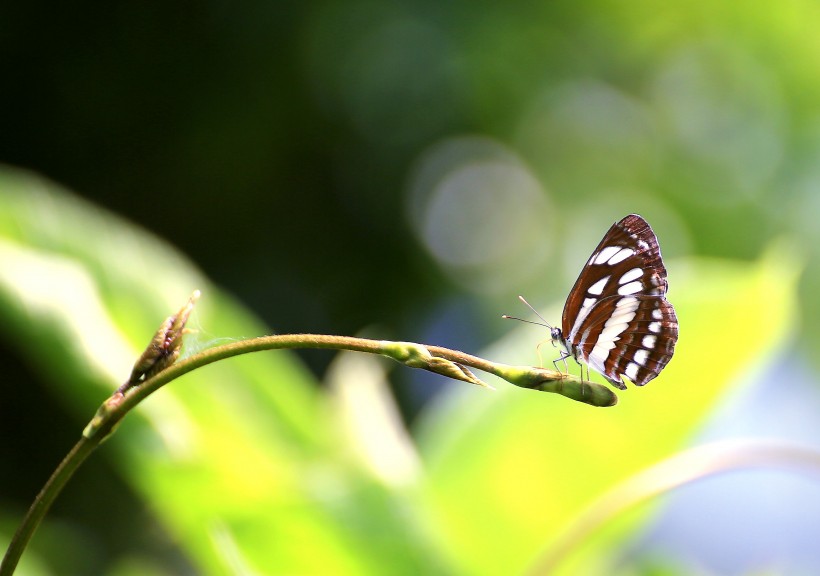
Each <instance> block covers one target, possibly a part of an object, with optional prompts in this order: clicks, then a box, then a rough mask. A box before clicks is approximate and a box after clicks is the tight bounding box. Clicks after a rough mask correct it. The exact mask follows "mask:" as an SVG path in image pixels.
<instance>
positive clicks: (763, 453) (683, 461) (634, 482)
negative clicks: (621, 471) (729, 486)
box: [527, 439, 820, 576]
mask: <svg viewBox="0 0 820 576" xmlns="http://www.w3.org/2000/svg"><path fill="white" fill-rule="evenodd" d="M749 468H756V469H760V468H766V469H772V468H783V469H791V470H794V469H796V470H801V471H808V472H811V473H814V474H815V475H816V476H818V477H820V452H818V451H817V450H815V449H812V448H806V447H803V446H796V445H794V444H788V443H785V442H782V441H773V440H759V439H733V440H723V441H719V442H713V443H711V444H705V445H703V446H697V447H695V448H691V449H689V450H686V451H684V452H681V453H678V454H675V455H673V456H671V457H669V458H667V459H665V460H662V461H661V462H659V463H657V464H655V465H653V466H650V467H649V468H646V469H645V470H643V471H641V472H638V473H637V474H634V475H632V476H630V477H628V478H627V479H626V480H624V481H623V482H621V483H620V484H617V485H616V486H614V487H613V488H612V489H610V490H609V491H607V492H605V493H604V494H603V495H601V496H600V497H598V498H597V499H595V500H594V501H593V502H592V503H591V504H590V505H589V506H587V508H586V509H585V510H584V511H582V512H581V513H580V514H578V515H577V516H576V517H575V518H574V520H573V521H572V522H571V523H570V525H569V526H567V528H566V529H565V531H564V532H563V534H561V535H559V536H558V538H557V539H556V540H555V541H554V542H553V543H552V545H551V546H550V547H549V549H548V550H546V551H545V552H544V553H543V554H542V555H541V557H540V558H539V559H538V560H537V561H536V562H535V564H534V565H533V566H532V568H531V569H530V570H529V571H528V572H527V574H528V575H529V576H537V575H541V574H553V573H555V571H556V569H557V568H558V567H559V566H560V564H561V562H563V561H564V560H565V559H566V558H567V557H568V556H569V555H570V553H572V551H573V550H576V549H577V548H578V547H579V546H581V545H582V544H583V543H584V542H585V541H586V540H587V539H589V537H590V535H591V534H592V533H593V532H594V531H596V530H597V529H599V528H601V527H602V526H603V525H604V524H605V523H607V522H609V521H611V520H612V519H614V518H615V517H616V516H618V515H619V514H621V513H622V512H625V511H626V510H629V509H630V508H633V507H635V506H637V505H639V504H641V503H643V502H645V501H647V500H649V499H651V498H654V497H656V496H658V495H660V494H663V493H666V492H670V491H671V490H674V489H675V488H679V487H681V486H683V485H685V484H689V483H691V482H694V481H696V480H700V479H703V478H707V477H709V476H713V475H716V474H721V473H723V472H728V471H731V470H742V469H749Z"/></svg>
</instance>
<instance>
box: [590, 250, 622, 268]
mask: <svg viewBox="0 0 820 576" xmlns="http://www.w3.org/2000/svg"><path fill="white" fill-rule="evenodd" d="M620 251H621V247H620V246H607V247H605V248H603V249H602V250H601V251H600V252H598V254H596V255H595V257H594V258H593V259H592V263H593V264H603V263H604V262H606V261H608V260H609V259H610V258H612V257H613V256H614V255H615V254H616V253H618V252H620Z"/></svg>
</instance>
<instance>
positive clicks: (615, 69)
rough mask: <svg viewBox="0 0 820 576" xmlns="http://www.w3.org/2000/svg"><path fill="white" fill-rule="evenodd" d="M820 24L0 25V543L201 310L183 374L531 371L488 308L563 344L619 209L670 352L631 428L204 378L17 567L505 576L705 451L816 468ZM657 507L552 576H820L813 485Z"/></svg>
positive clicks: (582, 17)
mask: <svg viewBox="0 0 820 576" xmlns="http://www.w3.org/2000/svg"><path fill="white" fill-rule="evenodd" d="M818 25H820V8H818V6H817V4H816V3H814V2H809V1H800V0H785V1H784V2H780V3H776V4H774V3H766V2H751V3H750V2H745V3H739V2H738V3H717V4H716V3H710V2H687V3H672V4H668V3H667V4H664V5H659V4H657V3H654V2H652V3H650V2H629V3H617V2H605V1H589V2H583V3H575V2H546V1H541V2H519V3H507V4H501V3H493V2H481V1H479V2H458V1H455V2H444V3H436V2H424V1H415V2H366V1H355V0H352V1H351V0H343V1H335V2H334V1H324V2H321V1H320V2H308V3H301V2H299V3H297V2H260V1H257V2H247V3H243V4H242V5H228V4H224V3H223V4H219V3H210V4H192V3H176V4H173V5H166V4H156V5H155V4H146V3H139V2H113V3H108V4H104V5H98V4H93V5H92V4H83V3H81V4H77V3H72V4H65V5H62V4H54V3H42V2H36V1H34V2H26V3H20V2H18V3H4V4H3V5H0V62H1V63H2V74H0V78H1V80H0V162H2V163H4V166H3V167H0V309H1V310H2V311H0V322H2V327H1V330H0V336H1V337H2V340H0V346H2V348H0V359H2V366H3V370H2V375H1V376H0V437H2V439H3V441H2V442H1V443H0V469H2V474H1V475H0V536H8V535H9V534H10V533H11V532H12V531H13V529H14V527H15V526H16V523H17V522H18V521H19V518H20V516H21V515H22V513H23V512H24V510H25V508H26V507H27V506H28V504H29V503H30V501H31V499H32V498H33V496H34V495H35V494H36V492H37V490H39V488H40V486H41V485H42V483H43V482H44V480H45V479H46V478H47V476H48V474H49V473H50V471H51V470H52V469H53V467H54V466H55V465H56V464H57V462H58V461H59V459H60V458H61V457H62V456H63V455H64V454H65V452H66V451H67V450H68V449H69V448H70V446H71V445H72V444H73V443H74V441H75V439H76V438H77V436H78V434H79V432H80V431H81V430H82V427H83V426H84V425H85V423H86V422H87V421H88V419H90V417H91V416H92V415H93V413H94V410H95V409H96V406H97V405H98V404H99V403H100V402H101V401H102V400H103V399H104V398H105V397H106V395H107V394H108V392H109V391H110V390H113V389H114V388H115V387H116V386H117V385H119V383H120V382H121V381H122V380H124V379H125V377H126V376H127V375H128V373H129V370H130V366H131V363H132V362H133V360H134V359H135V358H136V356H137V355H138V354H139V352H140V350H141V348H142V347H143V346H144V345H145V344H147V342H148V340H149V339H150V337H151V334H152V333H153V331H154V330H155V329H156V327H157V326H158V325H159V324H160V322H161V321H162V319H163V318H164V317H165V316H167V315H168V314H170V313H171V312H172V311H174V310H176V309H178V307H179V306H180V305H181V304H182V303H183V302H184V301H185V299H186V298H187V297H188V295H189V294H190V292H191V291H192V290H193V289H195V288H199V289H201V290H202V291H203V299H202V301H201V303H200V305H199V306H198V309H197V312H196V313H195V316H194V317H193V319H192V328H194V329H195V330H196V332H195V333H194V334H192V335H191V336H190V338H189V341H188V343H187V344H186V346H187V349H188V351H189V352H190V351H196V350H198V349H202V348H204V347H207V346H211V345H214V344H218V343H222V342H225V341H230V340H233V339H237V338H243V337H252V336H257V335H261V334H265V333H271V332H276V333H290V332H318V333H330V334H349V335H352V334H364V335H370V336H374V337H377V338H386V339H397V340H411V341H419V342H423V343H428V344H437V345H443V346H448V347H452V348H457V349H462V350H465V351H467V352H471V353H481V354H484V355H486V356H487V357H489V358H491V359H494V360H498V361H501V362H509V363H515V362H518V363H528V364H537V363H538V362H539V359H538V353H537V352H536V346H537V345H538V344H539V342H543V341H544V340H545V339H546V338H547V336H548V335H547V333H546V331H539V329H537V328H534V327H528V326H515V325H511V324H510V323H505V322H503V321H502V320H501V319H500V316H501V314H503V313H510V314H515V315H524V314H526V313H527V312H526V310H521V308H520V305H519V304H518V302H517V300H516V296H517V295H518V294H524V295H525V296H527V298H528V299H529V300H530V301H531V302H532V303H533V304H534V305H535V306H536V307H537V308H538V309H539V310H540V311H541V312H542V313H543V314H544V315H545V317H546V318H547V319H548V320H553V321H555V322H557V321H558V320H559V318H560V309H561V306H562V304H563V300H564V298H565V296H566V293H567V291H568V289H569V287H570V286H571V285H572V282H573V281H574V279H575V277H576V275H577V274H578V271H579V270H580V267H581V265H582V264H583V262H585V260H586V258H587V257H588V255H589V253H590V252H591V250H592V248H593V247H594V246H595V245H596V243H597V242H598V241H599V239H600V237H601V236H602V234H603V233H604V232H605V231H606V229H607V228H608V227H609V225H611V223H612V222H614V221H616V220H618V219H619V218H621V217H622V216H624V215H626V214H628V213H631V212H637V213H640V214H642V215H643V216H645V217H646V218H647V219H648V220H649V222H650V223H651V224H652V226H653V228H654V229H655V231H656V233H657V235H658V237H659V239H660V242H661V246H662V249H663V254H664V257H665V260H666V263H667V268H668V270H669V276H670V293H669V297H670V300H671V301H672V302H673V304H675V306H676V308H677V310H678V315H679V318H680V323H681V328H680V343H679V347H678V351H677V353H676V357H675V358H674V359H673V361H672V362H671V364H670V366H669V369H668V370H667V371H665V372H664V374H663V376H661V377H660V378H659V379H658V380H656V381H654V382H652V384H651V385H650V386H648V387H647V388H645V389H640V390H635V389H630V390H629V391H627V392H625V393H623V394H621V402H620V404H619V405H618V406H617V407H615V408H612V409H608V410H600V409H599V410H595V409H592V408H589V407H586V406H582V405H575V404H573V403H571V402H569V401H567V400H565V399H563V398H560V397H557V396H555V397H552V396H550V395H545V394H536V393H533V392H527V391H523V390H516V389H510V387H509V386H505V385H504V383H503V382H498V381H495V380H492V379H488V381H489V382H490V383H492V384H493V385H495V386H497V387H498V388H499V390H498V392H496V393H489V392H485V391H482V390H479V389H477V388H473V387H470V386H468V385H466V384H464V383H451V382H446V381H443V380H442V379H439V378H436V377H433V376H431V375H428V374H423V373H416V372H414V371H411V370H409V369H405V368H391V367H390V366H389V365H385V364H382V363H378V362H377V363H374V362H372V361H371V360H369V359H362V358H355V357H347V356H339V357H337V356H334V355H332V354H330V353H327V352H322V353H319V352H309V353H300V354H299V355H298V356H296V355H290V354H285V353H268V354H265V355H259V357H258V358H256V357H254V358H243V359H237V360H232V361H229V362H224V363H222V364H220V365H219V366H214V367H209V368H207V369H205V370H201V371H200V372H198V373H197V374H195V375H191V376H190V377H186V379H185V380H183V381H181V382H179V383H175V384H174V385H172V386H171V387H170V388H169V389H167V390H163V391H162V392H160V393H159V394H158V395H156V397H153V398H151V399H150V400H149V401H148V402H147V403H146V405H145V406H144V407H142V408H141V409H140V414H139V415H135V416H134V418H133V421H129V422H126V423H125V424H124V425H123V428H122V430H121V431H120V433H119V434H118V435H117V436H116V437H115V438H114V439H113V440H111V441H110V442H109V443H107V444H106V445H105V446H104V447H103V449H102V450H101V451H100V452H99V453H98V454H95V455H94V457H93V458H92V459H91V461H89V462H88V464H87V465H86V466H85V467H84V468H83V469H82V470H81V471H80V473H79V474H78V476H77V477H76V478H75V479H74V480H73V481H72V483H71V484H70V485H69V488H68V490H67V491H66V493H65V494H64V495H63V497H62V498H61V499H60V500H59V501H58V502H57V505H56V506H55V509H54V510H53V513H52V514H51V515H50V516H49V519H48V522H47V524H46V525H45V526H44V527H43V530H42V531H41V533H40V534H39V535H38V538H37V540H35V543H34V545H33V548H32V550H31V551H30V554H27V558H26V559H27V562H28V564H27V565H26V566H25V567H24V568H25V570H26V571H27V573H37V574H39V573H44V574H50V573H54V574H65V573H101V574H102V573H105V574H136V573H146V572H149V573H159V574H162V573H167V574H195V573H214V574H221V573H249V574H250V573H260V574H267V573H289V574H291V573H293V574H327V573H337V574H344V573H349V574H405V573H406V574H417V573H425V574H501V573H504V574H511V573H521V572H522V571H524V570H525V569H526V567H528V566H530V565H531V564H532V563H533V562H534V560H535V558H536V557H537V556H538V554H539V552H540V551H541V550H543V549H544V547H546V546H548V545H549V544H550V542H551V541H552V539H553V538H554V537H555V536H556V534H557V533H558V532H559V531H560V530H561V528H562V527H563V526H565V525H566V523H567V522H568V521H569V520H570V519H571V518H573V517H574V515H576V514H577V513H578V511H579V510H580V509H582V507H583V506H584V505H585V504H586V503H588V502H589V501H590V500H591V499H592V498H593V497H595V496H597V495H599V494H600V493H602V492H603V491H604V490H605V489H606V488H607V487H608V486H611V485H612V484H613V483H615V482H617V481H619V480H622V479H624V478H626V477H628V476H629V475H631V474H634V473H635V472H636V471H637V470H639V469H641V468H642V467H644V466H647V465H649V464H651V463H653V462H655V461H657V460H658V459H660V458H662V457H664V456H668V455H670V454H673V453H675V452H676V451H677V450H680V449H683V448H684V447H686V446H687V445H689V444H691V443H693V442H699V441H703V440H705V439H712V438H722V437H726V436H761V437H775V438H784V439H787V440H789V441H793V442H796V443H800V444H804V445H808V446H820V425H818V418H817V417H816V415H817V414H818V410H820V391H819V390H818V387H817V386H818V381H819V380H818V373H817V370H818V368H820V365H818V362H817V354H816V350H817V345H818V342H820V330H818V329H817V326H820V322H818V320H820V305H819V304H818V297H817V294H818V291H820V266H818V259H819V258H820V250H818V239H820V222H819V221H818V219H820V79H818V75H817V67H818V65H819V64H820V39H818V35H817V33H816V30H817V29H818ZM69 190H70V191H69ZM552 353H553V350H552V348H551V347H550V346H548V345H544V346H542V347H541V354H542V355H543V356H544V360H543V361H544V363H545V364H548V363H549V362H550V361H551V356H550V355H551V354H552ZM388 368H390V369H391V370H390V372H389V374H386V373H385V370H387V369H388ZM408 431H409V432H408ZM773 495H776V497H775V496H773ZM659 504H660V505H659V506H654V507H652V508H651V510H650V509H647V510H643V513H642V514H639V515H638V516H635V517H630V518H629V519H627V521H625V522H622V523H618V524H617V526H615V527H613V528H612V530H609V531H607V532H606V534H601V535H600V536H599V537H597V538H596V539H595V541H594V542H589V543H587V544H586V546H585V548H584V550H585V551H584V550H582V551H579V552H578V553H577V554H576V556H577V558H576V560H575V562H576V564H575V565H574V566H575V568H567V570H570V571H572V570H574V569H577V570H580V569H582V568H583V569H592V568H593V567H594V568H596V569H597V570H600V571H601V572H600V573H624V574H644V573H646V574H649V573H653V574H656V573H664V574H666V573H670V574H677V573H681V574H682V573H691V571H692V570H695V569H697V570H701V571H702V572H701V573H707V574H708V573H722V574H726V573H738V574H743V573H749V572H753V571H755V570H772V571H774V572H776V573H779V572H782V573H794V571H797V570H805V571H807V572H808V573H812V572H816V571H819V570H820V554H818V553H817V551H816V550H814V551H813V552H812V550H813V549H814V548H816V547H815V546H814V545H813V540H812V538H813V535H814V534H816V533H817V531H818V530H819V529H820V490H818V487H817V485H816V484H815V483H813V482H812V481H810V480H808V479H806V478H805V477H794V476H787V475H784V474H782V473H779V472H766V473H750V474H747V475H733V476H731V477H726V478H721V479H716V480H710V481H707V482H705V483H703V484H702V485H699V486H695V487H691V488H687V489H685V490H681V491H680V492H678V493H676V494H675V495H673V496H671V497H670V498H668V499H664V500H663V502H660V503H659ZM650 512H651V513H650ZM729 534H731V535H732V536H727V535H729ZM579 566H580V567H582V568H579ZM570 573H571V572H570ZM576 573H581V572H576Z"/></svg>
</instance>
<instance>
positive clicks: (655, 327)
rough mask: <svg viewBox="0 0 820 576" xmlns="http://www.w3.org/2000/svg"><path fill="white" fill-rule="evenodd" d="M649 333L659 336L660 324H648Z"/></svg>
mask: <svg viewBox="0 0 820 576" xmlns="http://www.w3.org/2000/svg"><path fill="white" fill-rule="evenodd" d="M649 331H650V332H654V333H655V334H660V332H661V323H660V322H651V323H650V324H649Z"/></svg>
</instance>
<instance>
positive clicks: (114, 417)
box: [0, 317, 617, 576]
mask: <svg viewBox="0 0 820 576" xmlns="http://www.w3.org/2000/svg"><path fill="white" fill-rule="evenodd" d="M174 319H175V318H174V317H172V318H171V319H169V321H166V323H167V325H166V326H165V327H164V328H162V329H161V332H159V334H162V335H163V338H164V337H165V336H166V335H167V334H168V333H169V326H171V324H173V322H170V321H171V320H174ZM183 324H184V322H183ZM177 328H178V331H179V333H181V331H182V326H178V327H177ZM163 338H160V339H159V340H163ZM161 343H162V342H160V344H161ZM155 344H156V343H155ZM295 348H329V349H334V350H348V351H355V352H367V353H371V354H381V355H383V356H387V357H389V358H393V359H394V360H396V361H398V362H401V363H403V364H405V365H407V366H410V367H413V368H423V369H425V370H429V371H432V372H436V373H438V374H441V375H444V376H447V377H449V378H455V379H458V380H463V381H465V382H470V383H473V384H477V385H479V386H484V387H489V386H487V385H486V384H484V383H483V382H482V381H481V380H479V379H478V378H476V377H475V376H474V375H473V374H472V373H471V372H470V371H469V370H468V369H467V368H465V367H466V366H469V367H472V368H476V369H479V370H484V371H486V372H489V373H491V374H495V375H497V376H499V377H501V378H504V379H506V380H507V381H509V382H510V383H512V384H514V385H516V386H521V387H524V388H532V389H536V390H542V391H547V392H555V393H558V394H561V395H563V396H567V397H569V398H573V399H575V400H579V401H581V402H585V403H587V404H592V405H594V406H612V405H614V404H615V402H616V401H617V397H616V396H615V395H614V393H613V392H612V391H611V390H610V389H609V388H607V387H606V386H603V385H601V384H596V383H592V382H581V381H579V380H578V379H576V378H574V377H572V376H569V375H565V374H562V373H560V372H555V371H553V370H544V369H541V368H535V367H530V366H508V365H505V364H499V363H495V362H491V361H489V360H485V359H483V358H479V357H477V356H471V355H469V354H465V353H464V352H459V351H457V350H450V349H448V348H441V347H439V346H424V345H421V344H415V343H412V342H392V341H386V340H369V339H366V338H354V337H350V336H330V335H323V334H285V335H275V336H263V337H260V338H252V339H250V340H243V341H240V342H233V343H230V344H226V345H223V346H217V347H214V348H209V349H208V350H204V351H202V352H200V353H198V354H195V355H193V356H190V357H188V358H186V359H184V360H180V361H178V362H176V363H173V364H171V365H170V366H167V367H165V368H164V369H162V370H161V371H159V372H157V373H156V374H153V370H152V367H153V366H156V362H158V361H159V362H165V361H166V360H167V359H168V358H169V357H170V354H163V350H164V349H162V348H149V349H148V352H147V353H146V354H143V357H141V358H140V360H139V361H138V365H139V366H138V367H139V370H138V369H137V368H136V367H135V372H136V373H138V374H139V375H148V374H153V375H151V376H150V377H149V378H147V379H146V380H144V381H139V380H137V379H136V377H134V376H133V375H132V377H131V378H130V379H129V380H128V381H127V382H126V383H125V384H123V386H121V387H120V388H119V389H118V390H117V391H116V392H115V393H114V394H113V395H112V396H111V397H110V398H108V399H107V400H106V401H105V402H103V404H102V405H101V406H100V408H99V409H98V410H97V413H96V414H95V415H94V418H92V420H91V422H89V424H88V426H86V428H85V430H84V431H83V436H82V438H81V439H80V441H79V442H77V444H76V445H75V446H74V448H73V449H72V450H71V451H70V452H69V453H68V455H66V457H65V458H64V459H63V461H62V462H61V463H60V465H59V466H58V467H57V469H56V470H55V471H54V473H53V474H52V476H51V478H49V480H48V482H46V485H45V486H44V487H43V489H42V490H41V491H40V493H39V494H38V495H37V497H36V498H35V500H34V502H33V503H32V505H31V508H29V511H28V512H27V514H26V516H25V518H24V519H23V522H22V523H21V525H20V527H19V528H18V529H17V532H16V533H15V534H14V537H13V538H12V541H11V543H10V545H9V547H8V549H7V550H6V554H5V556H4V557H3V561H2V562H1V563H0V576H9V575H11V574H13V573H14V570H15V568H16V567H17V563H18V562H19V560H20V556H21V555H22V553H23V550H25V548H26V546H27V545H28V543H29V541H30V540H31V537H32V536H33V535H34V532H35V530H36V529H37V527H38V526H39V524H40V522H41V521H42V519H43V517H44V516H45V515H46V513H47V512H48V509H49V507H50V506H51V504H52V503H53V502H54V500H55V499H56V497H57V496H58V494H59V493H60V491H61V490H62V489H63V486H65V484H66V482H68V480H69V479H70V478H71V476H72V475H73V474H74V472H75V471H76V470H77V468H78V467H79V466H80V465H81V464H82V463H83V461H84V460H85V459H86V458H87V457H88V456H89V454H90V453H91V452H92V451H93V450H94V449H95V448H96V447H97V446H99V445H100V444H101V443H102V442H103V441H104V440H105V439H106V438H108V436H110V435H111V434H112V433H113V431H114V430H115V429H116V427H117V424H119V422H120V421H121V420H122V419H123V418H124V417H125V415H126V414H128V412H130V411H131V410H132V409H133V408H134V407H136V406H137V405H138V404H139V403H140V402H142V401H143V400H145V399H146V398H147V397H148V396H150V395H151V394H153V393H154V392H156V391H157V390H159V389H160V388H161V387H163V386H164V385H165V384H167V383H169V382H171V381H172V380H175V379H177V378H179V377H180V376H183V375H184V374H187V373H188V372H190V371H192V370H195V369H197V368H200V367H202V366H205V365H207V364H211V363H212V362H216V361H218V360H223V359H225V358H230V357H232V356H239V355H240V354H248V353H250V352H258V351H262V350H277V349H295ZM174 350H176V349H174ZM146 357H147V361H146ZM174 358H175V356H174Z"/></svg>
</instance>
